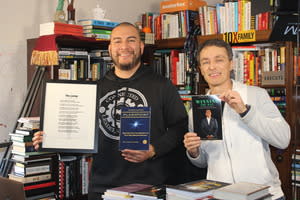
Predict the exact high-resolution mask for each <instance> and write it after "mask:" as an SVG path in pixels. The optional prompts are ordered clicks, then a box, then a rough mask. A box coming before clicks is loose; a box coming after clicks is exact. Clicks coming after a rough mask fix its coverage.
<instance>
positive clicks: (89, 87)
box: [40, 80, 99, 153]
mask: <svg viewBox="0 0 300 200" xmlns="http://www.w3.org/2000/svg"><path fill="white" fill-rule="evenodd" d="M98 97H99V93H98V85H97V82H95V81H69V80H48V81H45V82H44V85H43V92H42V101H41V122H40V127H41V130H42V131H44V135H43V142H42V144H41V148H40V151H50V152H62V153H64V152H65V153H97V151H98V135H99V133H98V132H99V122H98V110H99V103H98Z"/></svg>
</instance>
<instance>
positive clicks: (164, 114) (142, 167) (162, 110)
mask: <svg viewBox="0 0 300 200" xmlns="http://www.w3.org/2000/svg"><path fill="white" fill-rule="evenodd" d="M99 91H100V99H99V105H100V106H99V124H100V125H99V128H100V136H99V144H98V146H99V149H98V153H97V154H95V155H94V160H93V166H92V170H91V178H90V187H89V189H90V192H99V193H103V192H104V191H105V190H106V189H107V188H111V187H115V186H120V185H125V184H129V183H147V184H154V185H157V184H163V183H166V180H167V178H168V177H169V176H172V174H170V170H169V168H170V163H169V160H168V159H169V158H170V157H171V156H166V155H169V153H170V152H171V151H172V150H174V149H175V148H176V147H178V146H180V145H181V146H182V145H183V144H182V140H183V135H184V133H185V132H186V131H187V115H186V111H185V108H184V106H183V103H182V101H181V99H180V96H179V95H178V92H177V89H176V88H175V87H174V86H173V85H172V83H171V82H170V81H169V80H167V79H166V78H164V77H162V76H160V75H158V74H156V73H155V72H153V71H152V68H151V67H149V66H143V65H142V66H141V67H140V68H139V69H138V70H137V72H136V73H135V74H134V75H133V76H132V77H131V78H129V79H121V78H118V77H117V76H116V75H115V74H114V70H111V71H109V72H108V73H107V74H106V76H105V77H104V78H103V79H101V80H100V81H99ZM122 106H129V107H135V106H150V107H151V142H150V143H151V144H152V145H153V146H154V148H155V152H156V156H155V158H154V159H148V160H146V161H144V162H141V163H132V162H128V161H126V160H124V158H123V157H122V156H121V152H120V151H119V149H118V142H119V127H120V121H119V120H120V108H121V107H122ZM113 116H115V117H113ZM177 162H180V160H178V161H177ZM168 167H169V168H168ZM173 175H174V174H173ZM175 176H176V175H175Z"/></svg>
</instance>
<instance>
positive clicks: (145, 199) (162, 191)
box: [130, 185, 166, 200]
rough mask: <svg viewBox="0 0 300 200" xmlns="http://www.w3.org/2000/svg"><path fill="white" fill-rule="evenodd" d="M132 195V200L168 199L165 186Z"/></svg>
mask: <svg viewBox="0 0 300 200" xmlns="http://www.w3.org/2000/svg"><path fill="white" fill-rule="evenodd" d="M130 195H131V196H132V200H163V199H166V187H165V186H164V185H161V186H152V187H148V188H145V189H141V190H138V191H135V192H131V193H130Z"/></svg>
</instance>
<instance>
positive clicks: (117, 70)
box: [36, 23, 188, 200]
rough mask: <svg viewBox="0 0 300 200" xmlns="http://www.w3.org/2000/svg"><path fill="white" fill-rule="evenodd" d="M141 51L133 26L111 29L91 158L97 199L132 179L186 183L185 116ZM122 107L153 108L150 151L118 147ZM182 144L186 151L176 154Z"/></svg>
mask: <svg viewBox="0 0 300 200" xmlns="http://www.w3.org/2000/svg"><path fill="white" fill-rule="evenodd" d="M143 51H144V44H143V42H142V41H141V38H140V36H139V31H138V29H136V27H135V26H134V25H132V24H130V23H121V24H119V25H118V26H117V27H115V28H114V29H113V31H112V34H111V41H110V45H109V52H110V55H111V57H112V59H113V62H114V64H115V67H114V69H112V70H111V71H109V72H108V73H107V74H106V75H105V77H104V78H103V79H101V80H99V91H100V99H99V105H100V106H99V116H100V117H99V129H100V137H99V145H98V146H99V149H98V153H97V154H95V155H94V156H93V164H92V170H91V176H90V184H89V199H93V200H94V199H99V198H100V196H101V194H102V193H103V192H105V190H106V189H108V188H112V187H116V186H121V185H125V184H130V183H146V184H153V185H158V184H166V183H168V184H172V183H175V182H174V180H176V181H178V182H180V181H186V180H184V179H180V178H181V177H180V176H181V175H180V174H179V172H180V171H182V172H183V173H188V172H187V169H186V168H185V166H186V165H185V164H183V163H185V162H186V161H187V159H186V156H185V154H184V148H183V144H182V140H183V134H184V133H185V132H186V131H187V123H188V120H187V114H186V111H185V108H184V106H183V103H182V101H181V99H180V96H179V95H178V92H177V89H176V88H175V87H174V86H173V85H172V83H171V82H170V81H169V80H167V79H166V78H164V77H162V76H160V75H158V74H156V73H155V72H153V71H152V68H151V67H150V66H145V65H143V64H142V62H141V55H142V54H143ZM123 106H127V107H138V106H143V107H148V106H149V107H151V133H150V149H149V150H148V151H136V150H129V149H125V150H123V151H120V150H119V134H120V110H121V107H123ZM36 141H38V140H37V139H36ZM36 146H38V145H36ZM181 148H182V149H183V150H182V151H181V152H183V153H180V154H178V153H177V152H178V149H181ZM174 152H175V153H174ZM178 155H181V156H178ZM184 159H186V161H185V160H184ZM174 160H176V162H175V161H174ZM176 170H177V171H176ZM175 171H176V172H175ZM172 179H173V182H172V181H169V182H168V180H172ZM175 184H177V183H175Z"/></svg>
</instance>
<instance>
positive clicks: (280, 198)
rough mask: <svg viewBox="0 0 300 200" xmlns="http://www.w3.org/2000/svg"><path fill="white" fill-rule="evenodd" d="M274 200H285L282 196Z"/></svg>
mask: <svg viewBox="0 0 300 200" xmlns="http://www.w3.org/2000/svg"><path fill="white" fill-rule="evenodd" d="M276 200H285V197H284V196H282V197H279V198H278V199H276Z"/></svg>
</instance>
